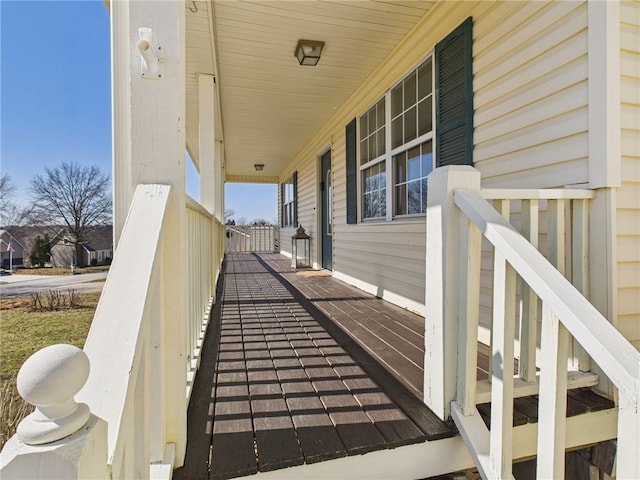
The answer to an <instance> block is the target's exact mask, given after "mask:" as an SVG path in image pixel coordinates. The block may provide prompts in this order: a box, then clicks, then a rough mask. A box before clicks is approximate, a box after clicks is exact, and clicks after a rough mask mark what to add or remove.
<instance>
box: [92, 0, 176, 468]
mask: <svg viewBox="0 0 640 480" xmlns="http://www.w3.org/2000/svg"><path fill="white" fill-rule="evenodd" d="M110 7H111V38H112V85H113V87H112V90H113V169H114V170H113V172H114V174H113V179H114V181H113V183H114V231H115V233H116V239H118V238H119V235H120V233H121V231H122V228H123V225H124V222H125V219H126V215H127V212H128V209H129V205H130V204H131V200H132V198H133V194H134V192H135V190H136V187H137V186H138V185H140V184H161V185H169V186H170V187H171V193H170V197H169V201H168V204H167V210H166V217H165V222H164V228H163V231H162V250H161V256H160V258H158V259H157V264H158V267H159V272H160V273H159V275H160V288H159V291H160V294H159V296H158V297H159V300H158V307H159V308H158V312H159V315H158V316H156V317H154V319H153V325H152V326H151V328H152V329H157V331H158V332H161V334H160V335H159V338H158V339H157V340H158V341H159V342H160V350H159V353H158V354H157V355H156V356H157V358H159V359H161V360H162V361H160V362H158V363H155V362H154V365H153V368H152V371H151V376H152V380H151V381H152V382H157V386H158V387H159V389H155V388H154V391H156V392H161V394H160V398H155V399H154V400H155V401H156V402H159V406H158V408H157V409H156V411H159V412H162V413H161V416H162V418H154V419H152V423H154V424H157V425H159V426H160V427H159V430H160V431H161V433H160V435H159V436H161V437H164V438H155V439H154V445H157V444H160V445H163V444H165V445H166V444H170V443H174V444H175V452H176V457H175V466H176V467H178V466H180V465H182V462H183V459H184V452H185V449H186V411H187V402H186V396H185V389H186V371H187V368H188V365H187V341H186V328H187V326H186V319H187V312H186V285H187V281H186V278H187V277H186V271H187V270H186V265H185V262H184V261H183V252H185V251H186V231H187V222H186V209H185V205H186V196H185V152H186V149H185V59H186V52H185V5H184V3H183V2H167V1H154V0H150V1H127V2H125V1H117V2H111V3H110ZM141 29H143V30H142V31H143V32H146V31H147V30H144V29H151V44H152V47H153V49H154V50H153V51H156V52H158V53H159V57H160V60H159V62H160V69H159V70H158V71H157V72H156V74H152V75H149V74H148V72H147V73H145V70H146V69H145V64H144V62H142V59H141V50H140V43H139V42H140V35H141V34H140V32H141ZM160 72H161V75H157V73H160ZM95 381H96V382H99V380H98V379H96V380H95ZM89 382H92V378H90V379H89ZM96 413H97V414H98V415H99V412H96ZM161 450H162V449H161V448H160V449H159V448H156V447H155V446H153V448H152V449H151V457H152V458H151V461H152V462H154V461H161V460H162V451H161Z"/></svg>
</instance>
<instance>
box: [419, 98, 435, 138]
mask: <svg viewBox="0 0 640 480" xmlns="http://www.w3.org/2000/svg"><path fill="white" fill-rule="evenodd" d="M432 104H433V97H429V98H427V99H426V100H423V101H422V102H420V103H419V104H418V136H420V135H424V134H425V133H429V132H430V131H431V130H432V129H433V107H432Z"/></svg>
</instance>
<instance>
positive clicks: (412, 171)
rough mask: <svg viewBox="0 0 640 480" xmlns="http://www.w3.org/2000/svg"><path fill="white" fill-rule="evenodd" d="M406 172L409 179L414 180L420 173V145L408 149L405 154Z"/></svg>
mask: <svg viewBox="0 0 640 480" xmlns="http://www.w3.org/2000/svg"><path fill="white" fill-rule="evenodd" d="M407 172H408V178H409V180H416V179H418V178H420V177H421V176H422V175H421V174H420V147H419V146H418V147H415V148H412V149H411V150H409V152H408V154H407Z"/></svg>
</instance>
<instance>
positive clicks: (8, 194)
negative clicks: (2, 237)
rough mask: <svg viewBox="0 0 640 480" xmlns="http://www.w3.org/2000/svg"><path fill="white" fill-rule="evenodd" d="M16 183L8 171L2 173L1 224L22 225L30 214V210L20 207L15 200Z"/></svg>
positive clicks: (0, 182) (0, 195)
mask: <svg viewBox="0 0 640 480" xmlns="http://www.w3.org/2000/svg"><path fill="white" fill-rule="evenodd" d="M16 190H17V188H16V185H15V183H13V179H12V178H11V176H10V175H9V174H8V173H4V174H2V175H0V226H1V227H3V228H6V227H12V226H13V227H15V226H17V225H22V224H23V223H24V221H25V219H26V217H27V215H28V210H27V209H25V208H20V207H19V206H18V205H16V204H15V203H14V202H13V196H14V195H15V193H16Z"/></svg>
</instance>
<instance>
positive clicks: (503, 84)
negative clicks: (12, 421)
mask: <svg viewBox="0 0 640 480" xmlns="http://www.w3.org/2000/svg"><path fill="white" fill-rule="evenodd" d="M109 8H110V13H111V27H112V28H111V34H112V54H113V55H112V58H113V68H112V81H113V115H114V118H113V135H114V236H115V243H116V245H117V247H116V251H115V257H114V263H113V265H112V268H111V271H110V274H109V278H108V280H107V283H106V286H105V290H104V293H103V297H102V299H101V302H100V305H99V306H98V310H97V312H96V316H95V319H94V323H93V326H92V329H91V332H90V334H89V337H88V339H87V343H86V345H85V348H84V351H85V353H86V354H87V356H88V358H89V360H90V364H91V370H90V373H89V374H88V381H87V383H86V385H84V387H82V382H79V383H78V385H79V386H78V387H77V388H78V389H81V390H80V393H79V394H78V395H77V397H76V398H77V399H78V401H81V402H85V403H86V404H87V405H88V406H89V408H90V410H91V412H92V414H93V415H94V416H93V417H91V420H90V422H89V424H88V427H86V428H85V429H84V430H81V431H79V432H77V433H75V434H74V435H72V436H71V437H69V439H70V440H66V441H61V442H58V443H56V444H55V448H54V450H60V452H61V453H60V455H57V456H55V458H53V457H52V455H53V453H52V451H53V450H52V449H48V447H46V446H45V447H37V446H29V445H24V444H21V443H20V442H19V440H17V439H16V440H12V442H13V443H12V444H11V448H12V450H11V452H10V453H8V452H7V449H6V448H5V451H4V452H3V462H5V464H6V466H5V467H3V468H4V469H5V470H4V471H3V474H5V475H7V477H6V478H16V476H17V475H19V474H20V473H24V472H26V471H30V472H32V471H36V470H35V469H36V466H35V465H36V463H37V462H45V463H46V462H52V463H51V465H52V466H55V467H56V468H59V469H64V468H67V469H69V470H66V472H69V473H68V474H67V476H68V477H71V476H82V475H83V474H86V473H87V472H103V470H107V471H108V472H109V473H108V474H109V475H110V478H132V477H134V476H140V477H147V476H148V475H149V472H152V475H155V476H162V475H164V476H165V477H166V478H168V477H169V476H170V472H171V470H172V468H174V467H177V466H180V465H181V464H182V463H183V460H184V453H185V448H186V407H187V403H188V402H187V398H188V395H189V392H190V385H191V383H190V382H191V379H192V378H193V377H192V376H193V372H194V370H195V369H196V368H197V365H198V354H199V351H200V350H199V345H200V344H199V338H200V337H201V335H202V330H203V329H204V328H206V321H207V320H208V318H207V317H206V316H205V317H206V318H205V322H204V326H203V322H202V312H203V311H205V312H206V311H208V310H207V309H208V307H209V306H210V302H212V301H215V298H214V296H215V295H214V291H215V283H216V280H217V277H218V273H219V269H220V264H221V260H222V252H223V251H224V250H223V247H224V241H225V238H224V226H223V225H222V219H223V211H224V199H223V192H224V188H223V187H224V183H225V182H271V183H278V184H279V186H280V188H279V211H280V222H281V227H282V230H281V238H282V239H286V238H289V237H290V236H291V235H292V234H293V232H294V227H296V226H297V225H298V224H301V225H302V226H304V228H305V229H306V230H307V232H308V233H309V234H310V235H311V239H312V257H313V262H314V266H315V267H317V268H324V269H327V270H328V271H330V272H331V274H332V275H333V276H335V277H336V278H338V279H341V280H344V281H346V282H348V283H350V284H352V285H354V286H356V287H358V288H361V289H363V290H365V291H368V292H371V293H374V294H375V295H378V296H379V297H382V298H384V299H386V300H389V301H390V302H393V303H395V304H397V305H400V306H403V307H405V308H407V309H410V310H412V311H415V312H419V313H421V314H423V315H425V318H426V332H425V337H426V357H425V398H424V401H425V403H426V404H427V405H428V406H429V408H431V409H432V410H433V411H434V412H435V413H436V414H437V415H439V416H440V417H441V418H444V419H446V418H449V417H452V418H453V419H454V421H455V422H456V425H457V426H458V429H459V430H460V432H461V435H462V438H463V439H464V442H462V441H461V442H459V443H458V444H457V447H456V449H455V450H452V451H451V452H448V454H447V455H441V456H440V457H441V462H439V463H438V465H437V468H438V469H439V473H447V472H449V471H450V470H449V465H450V464H449V462H450V460H451V459H454V458H456V457H458V456H460V455H468V456H470V458H471V459H473V461H474V462H475V465H476V466H477V467H478V468H479V470H480V471H481V472H482V474H483V476H485V478H489V477H491V478H493V477H505V478H509V476H510V471H511V464H512V461H513V460H514V459H515V458H517V457H518V456H522V455H537V457H538V474H539V475H541V476H542V477H545V476H547V477H549V478H550V477H554V478H556V477H559V476H562V475H563V468H564V467H563V465H564V451H565V446H566V445H568V444H569V443H567V444H565V442H564V439H565V438H566V439H567V442H572V443H571V445H574V446H576V445H586V444H590V443H593V442H597V441H600V440H603V439H609V438H617V441H618V443H617V446H618V451H617V458H616V465H617V474H618V476H619V477H620V478H638V477H640V458H639V457H638V455H637V445H638V444H639V443H640V426H639V425H640V420H639V416H638V415H639V412H638V397H639V378H640V372H639V370H640V354H638V348H639V347H640V302H639V301H638V299H639V298H640V167H639V166H640V120H639V119H640V47H639V46H640V4H638V3H637V2H632V1H622V2H601V1H572V2H566V1H556V2H538V1H520V2H502V1H495V2H493V1H478V2H474V1H469V2H458V1H447V0H435V1H420V2H418V1H416V2H386V1H363V2H348V1H337V2H306V1H273V2H243V1H226V0H221V1H187V2H182V1H180V2H154V1H149V2H128V1H114V2H111V3H110V5H109ZM302 40H313V41H316V42H324V45H323V47H322V48H321V52H320V60H319V62H318V64H317V65H316V66H308V65H301V64H299V62H298V59H297V58H296V56H294V52H295V50H296V47H297V45H298V42H299V41H302ZM314 45H315V48H314V47H311V53H316V52H318V50H320V47H319V44H318V43H315V44H314ZM299 58H301V57H299ZM185 149H186V150H187V151H188V152H189V155H190V157H191V158H192V159H193V160H194V162H195V164H196V167H197V169H198V171H199V173H200V181H201V200H200V204H198V203H196V202H194V201H193V200H191V199H189V198H188V197H187V196H186V195H185V186H184V183H185V182H184V170H185V166H184V161H185ZM256 165H262V168H258V167H257V166H256ZM472 167H473V168H472ZM493 206H495V209H494V208H493ZM496 209H497V210H496ZM509 223H511V224H513V226H514V227H515V228H516V229H518V230H519V231H520V232H521V233H522V235H520V234H518V233H517V232H516V231H515V230H514V229H513V227H511V226H509ZM143 245H144V247H143ZM281 250H282V252H283V253H284V254H285V255H286V254H290V250H289V246H288V243H287V242H285V241H283V242H281ZM538 250H539V253H538ZM177 252H178V253H177ZM178 254H182V257H181V261H176V255H178ZM543 256H544V257H543ZM545 257H546V260H545ZM134 260H135V261H134ZM133 264H135V265H136V268H135V269H132V268H131V265H133ZM203 265H204V266H205V268H204V269H203V268H202V266H203ZM564 277H566V279H565V278H564ZM569 282H571V283H572V284H573V286H571V283H569ZM583 295H584V296H583ZM585 297H586V299H588V300H586V299H585ZM516 299H517V300H518V301H517V302H516ZM539 304H541V305H542V308H538V307H539ZM516 306H518V307H519V308H516ZM539 330H542V332H543V333H542V340H540V336H539V335H538V331H539ZM567 332H569V333H571V335H573V337H574V338H575V340H570V339H569V338H568V335H567ZM478 340H480V341H483V342H485V343H490V344H491V349H492V357H493V358H494V362H495V363H494V366H493V370H492V376H493V377H492V378H493V381H492V382H486V383H481V382H480V383H478V382H476V378H475V361H476V360H475V359H476V352H477V341H478ZM536 351H538V354H537V355H536ZM512 357H515V358H518V359H519V362H520V365H521V367H520V371H519V372H518V375H517V376H516V378H515V379H514V378H512V377H511V375H510V374H509V373H507V374H505V373H504V372H503V371H502V370H503V369H502V361H501V360H502V359H506V361H507V362H509V361H510V359H511V358H512ZM567 358H568V359H569V361H568V362H567ZM567 364H569V366H570V368H569V370H570V371H569V372H567ZM536 368H538V369H539V370H540V372H539V374H538V373H536ZM185 370H186V371H187V372H188V373H187V376H186V381H185ZM43 376H44V375H43ZM506 379H509V381H505V380H506ZM579 385H582V386H584V385H587V386H591V387H594V388H598V390H599V391H600V392H603V393H605V394H608V395H610V396H611V397H612V398H615V399H616V401H617V402H618V408H617V410H615V414H614V415H607V416H604V415H603V416H600V417H597V418H596V417H589V418H591V420H589V422H592V423H581V422H582V420H579V421H576V422H566V421H565V420H566V419H565V411H564V410H565V407H564V405H565V395H566V389H567V388H573V387H575V386H579ZM184 386H186V390H187V396H186V397H185V395H184V390H183V389H182V387H184ZM536 392H539V394H540V422H539V427H538V429H537V438H538V441H537V442H536V440H535V439H536V435H530V436H529V437H528V438H523V437H522V435H521V433H519V432H521V430H518V429H517V428H512V426H511V408H510V405H511V404H512V402H513V396H514V395H515V396H520V395H525V394H530V393H536ZM73 393H74V392H71V391H69V395H71V394H73ZM480 398H484V399H488V398H492V399H493V400H492V401H493V407H494V408H493V409H492V412H493V413H492V425H493V428H492V430H491V432H488V431H487V429H486V427H484V424H483V423H482V422H481V421H480V420H479V415H478V412H477V409H476V407H475V405H476V402H477V401H478V400H479V399H480ZM102 421H104V422H106V424H107V427H108V428H107V433H106V434H105V432H104V425H103V424H102V423H101V422H102ZM585 422H586V420H585ZM514 432H515V433H514ZM49 433H50V432H47V435H49ZM66 434H67V432H65V435H66ZM34 436H35V437H36V439H37V438H38V435H37V432H36V434H34ZM43 438H46V439H47V440H46V441H49V440H50V439H51V438H61V437H60V435H55V433H54V434H53V437H51V436H47V437H43ZM32 443H33V442H32ZM436 444H437V442H434V443H433V444H431V443H430V444H426V445H425V446H424V448H425V449H428V448H436ZM403 448H405V447H400V448H398V449H396V450H395V451H394V453H397V455H398V457H397V458H403V459H404V460H403V462H402V463H396V464H395V465H394V474H395V475H396V476H402V475H403V471H404V470H403V468H404V466H406V465H410V466H411V467H412V468H413V467H416V465H417V466H418V467H420V466H422V467H424V472H425V475H424V476H427V475H431V474H435V473H434V470H433V468H435V467H434V466H433V465H429V466H427V465H422V463H421V457H420V456H414V457H411V458H410V459H409V460H406V458H405V457H403V452H406V450H403ZM65 449H72V450H73V452H75V453H74V455H76V457H75V458H76V460H75V461H74V462H72V463H73V465H70V464H69V463H68V462H67V463H65V462H64V461H63V460H60V459H61V458H63V457H64V452H65ZM525 452H528V453H525ZM30 454H32V455H34V456H33V457H30V458H31V459H33V460H30V459H29V457H28V455H30ZM7 459H10V460H11V462H9V463H8V464H7V463H6V462H8V461H9V460H7ZM105 459H106V460H105ZM105 464H106V465H105ZM371 465H374V464H373V463H372V464H371ZM21 468H22V470H20V469H21ZM30 468H33V469H34V470H29V469H30ZM52 468H53V467H52ZM91 468H94V470H91ZM150 468H151V469H150ZM300 468H302V469H303V470H301V474H302V475H304V467H300ZM327 468H331V467H330V466H328V467H327ZM371 468H373V467H371ZM11 469H13V470H11ZM101 469H102V470H101ZM429 469H431V470H429ZM47 471H51V470H47ZM16 472H17V473H16ZM334 473H335V474H336V475H339V474H341V472H339V471H336V472H334ZM436 473H437V472H436ZM367 474H370V475H371V476H373V475H382V474H383V473H381V471H375V472H373V471H372V472H364V473H363V475H367ZM96 475H97V474H96ZM389 475H391V474H389Z"/></svg>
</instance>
